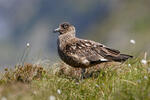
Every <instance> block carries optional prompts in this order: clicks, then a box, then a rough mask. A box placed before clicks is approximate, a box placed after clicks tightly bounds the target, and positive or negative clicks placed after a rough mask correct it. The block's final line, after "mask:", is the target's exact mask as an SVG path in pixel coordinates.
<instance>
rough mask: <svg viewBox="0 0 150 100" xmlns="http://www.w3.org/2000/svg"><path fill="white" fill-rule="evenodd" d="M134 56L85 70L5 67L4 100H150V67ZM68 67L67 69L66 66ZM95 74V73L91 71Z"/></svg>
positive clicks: (59, 66)
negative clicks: (120, 62) (118, 62)
mask: <svg viewBox="0 0 150 100" xmlns="http://www.w3.org/2000/svg"><path fill="white" fill-rule="evenodd" d="M149 65H150V64H149V62H147V63H146V64H142V63H141V59H140V58H134V59H132V60H129V61H127V62H125V63H123V64H120V65H117V66H115V65H106V66H105V67H102V68H100V69H96V71H92V72H89V70H90V69H89V70H88V71H87V72H86V73H87V75H88V77H87V78H86V79H84V80H80V79H78V78H79V77H80V70H79V69H78V70H77V71H76V74H74V73H75V69H71V70H70V67H65V66H66V65H65V64H62V63H59V64H55V65H51V66H50V67H43V66H42V65H35V64H34V65H33V64H25V65H24V66H16V68H15V69H13V70H10V69H5V72H3V73H2V74H1V80H0V99H1V100H150V66H149ZM66 68H68V72H69V74H68V72H66V70H64V69H66ZM88 73H92V74H90V75H89V74H88Z"/></svg>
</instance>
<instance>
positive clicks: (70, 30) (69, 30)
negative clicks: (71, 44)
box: [54, 22, 75, 35]
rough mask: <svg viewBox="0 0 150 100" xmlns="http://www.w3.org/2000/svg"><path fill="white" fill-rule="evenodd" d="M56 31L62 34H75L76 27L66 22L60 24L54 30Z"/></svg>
mask: <svg viewBox="0 0 150 100" xmlns="http://www.w3.org/2000/svg"><path fill="white" fill-rule="evenodd" d="M54 32H59V33H60V35H63V34H75V27H74V26H73V25H71V24H69V23H68V22H64V23H62V24H60V25H59V27H58V28H57V29H55V30H54Z"/></svg>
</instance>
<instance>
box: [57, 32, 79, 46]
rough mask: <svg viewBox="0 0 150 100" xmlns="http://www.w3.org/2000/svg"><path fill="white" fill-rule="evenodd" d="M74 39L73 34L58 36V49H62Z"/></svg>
mask: <svg viewBox="0 0 150 100" xmlns="http://www.w3.org/2000/svg"><path fill="white" fill-rule="evenodd" d="M74 38H76V36H75V34H74V33H66V34H63V35H60V36H59V38H58V45H59V46H60V47H64V46H65V45H66V44H67V43H69V42H70V41H71V40H72V39H74Z"/></svg>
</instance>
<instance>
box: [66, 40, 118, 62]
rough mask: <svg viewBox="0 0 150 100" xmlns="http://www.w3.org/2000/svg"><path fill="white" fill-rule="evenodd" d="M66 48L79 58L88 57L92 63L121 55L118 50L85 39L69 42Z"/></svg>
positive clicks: (69, 52)
mask: <svg viewBox="0 0 150 100" xmlns="http://www.w3.org/2000/svg"><path fill="white" fill-rule="evenodd" d="M65 50H66V53H67V54H68V55H69V56H72V55H77V57H78V60H81V58H86V59H87V60H88V61H90V62H91V63H98V62H106V61H111V58H110V55H111V56H113V57H117V56H118V55H120V52H119V51H118V50H115V49H111V48H108V47H106V46H104V45H102V44H100V43H97V42H94V41H90V40H83V39H80V40H78V41H75V42H73V43H70V44H67V45H66V48H65ZM104 59H105V60H104Z"/></svg>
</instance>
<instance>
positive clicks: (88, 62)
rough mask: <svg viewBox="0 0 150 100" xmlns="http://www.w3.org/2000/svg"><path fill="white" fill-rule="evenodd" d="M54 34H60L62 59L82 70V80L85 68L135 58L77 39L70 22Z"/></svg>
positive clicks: (61, 26)
mask: <svg viewBox="0 0 150 100" xmlns="http://www.w3.org/2000/svg"><path fill="white" fill-rule="evenodd" d="M54 32H59V33H60V34H59V36H58V41H57V44H58V53H59V56H60V58H61V59H62V60H63V61H64V62H65V63H66V64H68V65H70V66H72V67H76V68H82V78H83V77H84V72H85V68H88V67H92V66H93V65H96V64H100V63H103V62H111V61H116V62H124V61H126V60H127V59H128V58H132V57H133V56H130V55H126V54H121V53H120V51H118V50H115V49H111V48H109V47H106V46H105V45H103V44H100V43H98V42H94V41H91V40H85V39H80V38H77V37H76V36H75V34H76V30H75V27H74V26H73V25H71V24H69V23H68V22H65V23H62V24H60V25H59V28H57V29H55V30H54Z"/></svg>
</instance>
